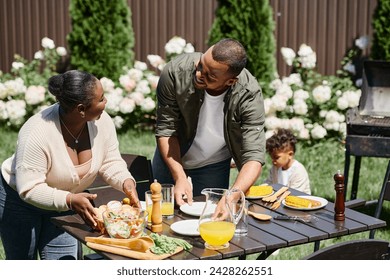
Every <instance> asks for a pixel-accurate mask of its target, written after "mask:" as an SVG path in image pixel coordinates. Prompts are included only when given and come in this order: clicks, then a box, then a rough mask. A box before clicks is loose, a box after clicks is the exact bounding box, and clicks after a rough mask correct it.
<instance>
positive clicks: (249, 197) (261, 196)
mask: <svg viewBox="0 0 390 280" xmlns="http://www.w3.org/2000/svg"><path fill="white" fill-rule="evenodd" d="M274 193H275V191H272V192H271V193H270V194H266V195H259V196H245V198H247V199H259V198H263V197H268V196H271V195H273V194H274Z"/></svg>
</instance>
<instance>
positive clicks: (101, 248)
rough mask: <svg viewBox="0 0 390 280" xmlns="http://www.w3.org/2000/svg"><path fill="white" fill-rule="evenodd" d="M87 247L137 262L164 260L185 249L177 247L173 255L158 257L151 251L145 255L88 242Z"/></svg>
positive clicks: (117, 247)
mask: <svg viewBox="0 0 390 280" xmlns="http://www.w3.org/2000/svg"><path fill="white" fill-rule="evenodd" d="M87 246H88V247H90V248H91V249H94V250H98V251H103V252H108V253H112V254H117V255H120V256H124V257H129V258H132V259H137V260H163V259H166V258H168V257H170V256H172V255H174V254H177V253H179V252H181V251H183V247H177V248H176V250H175V252H173V253H171V254H162V255H156V254H153V253H152V252H150V251H149V250H148V251H146V252H145V253H144V252H137V251H133V250H130V249H126V248H121V247H119V246H110V245H103V244H97V243H93V242H87Z"/></svg>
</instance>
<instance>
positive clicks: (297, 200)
mask: <svg viewBox="0 0 390 280" xmlns="http://www.w3.org/2000/svg"><path fill="white" fill-rule="evenodd" d="M285 203H286V205H288V206H292V207H296V208H314V207H318V206H321V202H319V201H317V200H313V199H308V198H303V197H299V196H293V195H289V196H287V197H286V199H285Z"/></svg>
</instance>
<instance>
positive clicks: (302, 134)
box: [298, 128, 310, 140]
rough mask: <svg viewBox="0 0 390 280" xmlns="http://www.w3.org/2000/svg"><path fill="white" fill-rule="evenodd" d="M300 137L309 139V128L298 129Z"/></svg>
mask: <svg viewBox="0 0 390 280" xmlns="http://www.w3.org/2000/svg"><path fill="white" fill-rule="evenodd" d="M298 138H299V139H304V140H307V139H309V138H310V132H309V130H308V129H307V128H303V129H301V130H300V131H298Z"/></svg>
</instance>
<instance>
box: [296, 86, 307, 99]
mask: <svg viewBox="0 0 390 280" xmlns="http://www.w3.org/2000/svg"><path fill="white" fill-rule="evenodd" d="M308 98H309V93H308V92H307V91H306V90H303V89H298V90H296V91H294V99H303V100H306V99H308Z"/></svg>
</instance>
